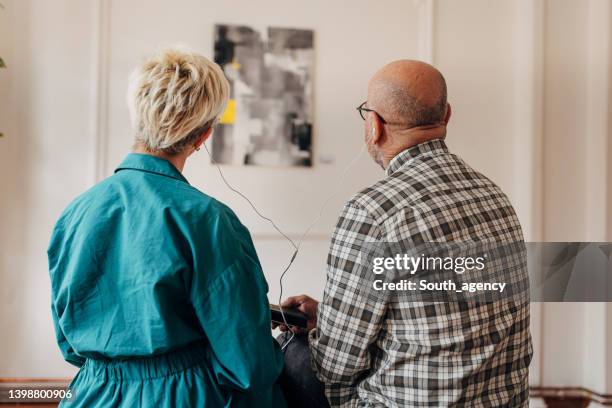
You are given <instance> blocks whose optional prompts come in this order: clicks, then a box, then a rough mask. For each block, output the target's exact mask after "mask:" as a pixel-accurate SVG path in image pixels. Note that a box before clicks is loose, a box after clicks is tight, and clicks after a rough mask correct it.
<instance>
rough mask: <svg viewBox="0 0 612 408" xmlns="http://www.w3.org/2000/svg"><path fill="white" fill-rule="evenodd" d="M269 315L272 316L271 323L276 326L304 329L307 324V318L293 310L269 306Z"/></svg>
mask: <svg viewBox="0 0 612 408" xmlns="http://www.w3.org/2000/svg"><path fill="white" fill-rule="evenodd" d="M270 314H271V315H272V322H274V323H278V324H285V325H287V324H288V325H289V326H294V327H299V328H300V329H305V328H306V325H307V323H308V317H307V316H306V315H305V314H304V313H302V312H300V311H298V310H296V309H293V308H287V307H284V308H282V307H280V306H279V305H273V304H270ZM289 326H287V327H289Z"/></svg>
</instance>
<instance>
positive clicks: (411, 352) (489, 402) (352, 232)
mask: <svg viewBox="0 0 612 408" xmlns="http://www.w3.org/2000/svg"><path fill="white" fill-rule="evenodd" d="M387 173H388V175H387V177H386V178H385V179H383V180H381V181H380V182H378V183H376V184H374V185H373V186H371V187H369V188H366V189H365V190H363V191H361V192H359V193H358V194H356V195H355V196H354V197H353V199H351V200H350V201H349V202H348V203H347V204H346V206H345V207H344V211H343V213H342V215H341V216H340V218H339V220H338V225H337V226H336V230H335V232H334V234H333V237H332V240H331V248H330V251H329V256H328V269H327V283H326V287H325V294H324V296H323V300H322V302H321V303H320V305H319V310H318V328H317V329H315V330H312V331H311V333H310V347H311V351H312V364H313V367H314V368H315V369H316V371H317V375H318V377H319V378H320V379H321V380H322V381H323V382H324V383H325V385H326V394H327V397H328V399H329V401H330V404H331V405H332V406H337V407H362V406H372V407H379V406H380V407H422V406H425V407H440V406H452V407H463V406H470V407H523V406H524V407H526V406H528V390H529V387H528V378H527V377H528V366H529V362H530V361H531V355H532V348H531V337H530V333H529V304H528V303H526V302H524V301H523V302H515V301H512V300H500V301H496V302H494V303H470V302H445V303H441V302H438V303H430V304H425V303H416V302H408V301H406V300H399V299H396V300H393V299H391V298H389V300H383V301H381V299H379V298H378V299H375V298H372V296H368V291H364V290H363V285H369V284H371V282H364V281H363V275H360V274H359V273H355V271H356V268H358V267H360V262H363V258H364V256H363V255H362V253H361V249H362V248H363V247H364V244H365V245H367V243H368V242H402V241H403V242H410V243H419V242H448V241H454V242H457V241H461V242H474V241H489V242H522V241H523V235H522V232H521V227H520V224H519V221H518V219H517V217H516V215H515V212H514V210H513V208H512V206H511V205H510V203H509V201H508V198H507V197H506V195H505V194H504V193H503V192H502V191H501V190H500V189H499V188H498V187H497V186H496V185H495V184H494V183H493V182H492V181H490V180H489V179H487V178H486V177H485V176H483V175H482V174H480V173H478V172H476V171H475V170H473V169H472V168H470V167H469V166H468V165H467V164H466V163H465V162H464V161H463V160H461V159H460V158H459V157H457V156H455V155H453V154H451V153H449V151H448V149H447V147H446V145H445V143H444V142H443V141H442V140H435V141H430V142H426V143H423V144H420V145H418V146H415V147H412V148H410V149H408V150H405V151H404V152H402V153H401V154H399V155H398V156H397V157H395V158H394V159H393V161H392V162H391V163H390V165H389V169H388V172H387ZM524 265H526V263H524ZM523 272H524V273H525V274H526V273H527V272H526V266H525V268H524V271H523ZM360 276H361V277H360Z"/></svg>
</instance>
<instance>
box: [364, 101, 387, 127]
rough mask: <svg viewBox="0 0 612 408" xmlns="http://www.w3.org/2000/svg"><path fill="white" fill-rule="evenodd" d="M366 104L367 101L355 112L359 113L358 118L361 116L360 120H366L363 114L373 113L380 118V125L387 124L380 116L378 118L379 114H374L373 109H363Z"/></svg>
mask: <svg viewBox="0 0 612 408" xmlns="http://www.w3.org/2000/svg"><path fill="white" fill-rule="evenodd" d="M367 102H368V101H365V102H364V103H362V104H361V105H359V106H358V107H357V112H359V116H361V119H363V120H366V117H365V112H373V113H375V114H376V115H377V116H378V117H379V118H380V121H381V122H382V123H387V121H386V120H385V119H384V118H383V117H382V116H380V113H378V112H376V111H375V110H374V109H369V108H366V107H365V104H366V103H367Z"/></svg>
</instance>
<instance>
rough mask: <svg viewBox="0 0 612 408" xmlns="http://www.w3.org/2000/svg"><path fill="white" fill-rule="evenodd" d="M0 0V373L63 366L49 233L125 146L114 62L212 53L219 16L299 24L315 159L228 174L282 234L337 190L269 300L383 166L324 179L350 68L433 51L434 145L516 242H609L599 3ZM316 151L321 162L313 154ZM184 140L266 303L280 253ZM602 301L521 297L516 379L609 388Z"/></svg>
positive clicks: (337, 145) (323, 246)
mask: <svg viewBox="0 0 612 408" xmlns="http://www.w3.org/2000/svg"><path fill="white" fill-rule="evenodd" d="M3 4H4V5H5V10H0V55H2V56H3V57H5V59H6V61H7V64H8V65H9V69H8V70H5V71H0V131H3V132H4V133H5V134H6V137H5V138H3V139H0V186H1V191H2V199H1V200H0V222H1V224H0V225H2V227H1V228H0V243H1V245H0V319H1V320H0V321H1V322H2V325H3V327H6V328H8V330H7V331H8V332H9V333H10V335H8V336H7V335H4V336H2V337H1V339H0V376H63V375H70V374H71V373H73V370H72V369H71V368H70V367H68V366H67V365H66V364H65V363H64V362H63V361H62V360H61V358H60V356H59V352H58V350H57V349H56V346H55V343H54V339H53V330H52V327H51V322H50V316H49V313H48V306H49V282H48V276H47V269H46V258H45V250H46V244H47V239H48V236H49V232H50V229H51V228H52V225H53V223H54V221H55V218H56V217H57V215H58V214H59V212H60V211H61V210H62V208H63V207H64V206H65V205H66V204H67V203H68V202H69V201H70V200H71V199H72V198H73V197H74V196H75V195H76V194H77V193H79V192H81V191H83V190H84V189H86V188H87V187H88V186H90V185H91V184H92V183H94V182H95V181H96V180H99V179H100V178H101V177H105V176H107V175H109V174H111V172H112V170H113V168H114V166H116V164H117V163H118V162H119V161H120V160H121V159H122V157H123V156H124V155H125V154H126V153H127V151H128V150H129V147H130V145H131V136H130V132H129V128H128V120H127V110H126V107H125V102H124V94H125V88H126V84H127V75H128V73H129V70H130V69H131V68H132V67H133V66H135V65H136V64H138V63H139V61H141V60H142V59H143V58H144V57H146V56H147V55H148V54H150V53H151V52H152V51H153V50H154V49H156V48H157V47H159V46H160V45H170V44H174V43H185V44H187V45H189V46H191V47H192V48H194V49H196V50H198V51H200V52H202V53H204V54H205V55H211V53H212V33H213V27H212V26H213V24H214V23H217V22H221V23H240V24H250V25H254V26H257V27H264V26H268V25H278V26H287V27H292V26H295V27H301V28H311V29H314V30H315V47H316V72H315V86H316V88H315V100H316V103H315V129H314V139H315V145H314V149H315V166H314V167H313V168H312V169H284V170H278V169H270V168H248V169H241V168H234V167H224V171H225V174H226V175H227V178H228V179H229V180H230V182H233V183H234V184H235V185H236V186H237V187H239V188H240V189H241V190H243V191H244V192H245V193H246V194H247V195H248V196H249V197H251V198H252V200H253V201H254V202H255V203H256V205H257V206H258V207H259V208H260V209H261V210H262V211H263V212H264V213H265V214H268V215H272V216H273V217H274V219H275V220H276V221H277V223H278V224H279V225H280V226H281V227H282V228H283V229H284V230H286V231H287V232H288V233H289V234H290V235H291V236H292V237H296V236H299V235H300V234H301V232H302V231H303V230H304V229H305V227H306V226H307V225H308V224H309V222H310V221H311V220H312V219H314V218H315V216H316V214H317V213H318V210H319V206H320V204H321V203H322V202H323V201H324V199H325V198H326V197H327V196H328V194H330V193H332V192H337V193H338V195H337V197H335V198H334V199H333V200H332V201H331V202H330V204H329V206H328V208H327V209H326V211H325V212H324V215H323V218H322V219H321V221H320V222H319V223H318V224H317V226H316V227H315V229H314V232H313V234H312V236H311V237H310V238H309V239H308V240H307V242H306V243H305V244H304V247H303V249H302V252H301V254H300V256H299V257H298V259H297V261H296V265H295V267H294V270H293V271H292V272H291V273H290V274H289V275H288V276H287V279H286V284H285V293H286V294H293V293H297V292H306V293H310V294H313V295H316V296H320V293H321V291H322V287H323V284H324V262H325V258H326V252H327V247H328V238H329V233H330V231H331V229H332V228H333V225H334V223H335V219H336V216H337V214H338V212H339V210H340V208H341V205H342V202H343V201H344V200H346V199H347V198H348V197H350V195H351V194H352V193H353V192H354V191H356V190H357V189H359V188H361V187H363V186H365V185H367V184H369V183H371V182H372V181H374V180H376V179H377V178H378V177H381V175H382V173H381V171H380V170H378V169H377V168H376V166H374V165H373V164H372V163H371V162H370V161H369V159H368V158H367V157H366V156H365V155H364V156H363V157H362V158H361V159H360V161H359V162H358V163H356V164H355V166H354V168H353V169H352V170H351V171H350V172H349V177H348V178H347V180H346V181H345V182H344V183H342V184H341V185H340V186H338V185H337V183H338V176H339V173H340V172H341V170H342V169H343V168H344V166H345V165H346V164H347V163H348V162H349V161H350V160H351V159H352V158H353V157H354V156H355V155H356V154H357V153H358V152H359V150H360V147H361V141H362V123H361V119H359V118H358V116H357V114H356V112H355V110H354V107H355V106H357V105H358V104H359V103H360V102H362V101H363V100H364V99H365V91H366V83H367V79H368V78H369V76H370V75H371V74H372V73H373V72H374V71H375V70H376V69H377V68H378V67H379V66H381V65H383V64H384V63H386V62H388V61H390V60H393V59H398V58H417V57H420V58H424V59H432V60H433V62H434V63H435V64H436V65H437V66H438V67H439V68H440V69H441V70H442V72H443V73H444V74H445V75H446V77H447V80H448V86H449V100H450V103H451V104H452V106H453V112H454V116H453V118H452V122H451V124H450V127H449V134H448V138H447V141H448V144H449V146H450V147H451V149H452V150H454V151H455V152H457V153H458V154H460V155H461V156H463V157H464V158H465V159H466V160H467V161H468V162H469V163H471V164H472V165H473V166H474V167H475V168H477V169H479V170H481V171H482V172H484V173H485V174H487V175H488V176H490V177H491V178H492V179H493V180H494V181H496V182H497V183H498V184H499V185H500V186H501V187H502V188H503V189H504V190H505V191H506V192H507V193H508V195H509V196H510V197H511V200H512V201H513V203H514V204H515V206H516V208H517V211H518V214H519V218H520V219H521V220H522V222H523V226H524V229H525V232H526V236H527V238H528V239H530V240H539V239H545V240H585V239H590V240H594V239H609V237H608V234H607V228H609V227H610V226H612V223H610V220H608V219H607V218H608V214H609V212H610V211H609V202H610V200H607V196H608V194H610V191H609V189H607V188H606V187H607V174H608V173H609V169H608V160H607V157H608V156H609V148H610V147H609V145H608V144H607V140H608V135H609V121H608V119H607V107H608V104H607V100H608V89H609V87H608V69H609V66H608V63H607V61H608V59H607V55H608V54H609V44H608V42H609V21H610V11H609V7H607V0H588V1H583V0H498V1H495V2H492V1H489V0H462V1H461V2H459V1H455V0H413V1H408V0H385V2H384V7H383V6H381V2H371V1H367V0H353V1H348V0H342V1H340V0H338V1H333V2H330V1H324V0H316V1H310V2H299V1H280V0H258V1H249V2H246V1H239V0H230V1H223V2H213V1H211V0H208V1H203V0H180V1H173V2H167V1H161V0H155V1H145V0H121V1H119V0H55V1H53V2H50V1H47V0H3ZM322 153H325V154H330V155H332V156H333V158H334V160H335V161H334V163H333V164H323V163H320V162H318V161H317V157H319V155H320V154H322ZM200 154H201V155H202V156H201V157H197V158H194V159H192V160H190V162H189V163H188V167H187V170H186V175H187V177H188V179H190V180H191V181H192V183H193V184H195V185H196V186H198V187H199V188H201V189H202V190H204V191H206V192H208V193H210V194H212V195H213V196H216V197H218V198H220V199H221V200H223V201H225V202H227V203H228V204H229V205H230V206H231V207H232V208H234V209H235V210H236V212H237V213H238V215H239V216H240V217H241V219H242V220H243V222H244V223H245V224H246V225H247V226H248V227H249V228H250V229H251V231H252V232H253V235H254V238H255V241H256V246H257V249H258V252H259V255H260V257H261V258H262V263H263V265H264V269H265V272H266V275H267V277H268V280H269V282H270V289H271V291H270V296H271V299H272V300H273V301H276V300H277V297H278V294H279V287H278V282H277V280H278V276H279V274H280V271H281V270H282V267H283V266H284V264H285V262H286V261H288V258H289V256H290V255H291V250H290V247H289V246H288V245H287V244H286V243H285V242H284V241H282V240H281V239H279V238H278V235H277V234H275V233H274V231H273V230H272V229H271V228H270V226H269V225H267V224H266V223H265V222H264V221H261V220H259V219H258V218H257V217H256V216H255V215H254V214H253V212H252V210H251V209H250V208H249V207H248V206H247V205H246V204H245V203H244V202H243V201H241V199H239V198H238V197H236V196H234V195H233V194H232V193H231V192H229V191H228V190H227V189H226V188H225V187H224V186H223V185H222V184H221V182H220V180H219V178H218V175H217V174H216V173H215V171H214V168H212V167H211V166H210V164H209V160H208V158H207V157H205V156H204V155H205V152H203V151H202V152H201V153H200ZM602 169H603V170H602ZM602 202H603V203H604V204H603V205H602ZM602 225H603V230H602ZM609 309H610V308H609V307H604V306H601V305H599V306H597V305H551V304H546V305H541V304H534V305H533V314H532V322H533V324H532V331H533V333H534V346H535V349H536V355H535V358H534V362H533V364H532V370H531V371H532V378H531V382H532V384H536V385H537V384H544V385H586V386H591V387H594V388H596V391H599V392H605V391H608V392H609V391H610V389H611V388H610V385H611V384H612V376H611V375H608V373H612V371H610V370H611V369H612V355H610V353H607V347H606V345H607V344H608V343H610V342H609V341H608V340H609V339H611V337H610V334H609V333H608V332H612V325H611V324H612V312H610V310H609ZM607 321H610V324H608V323H607ZM585 331H588V332H589V333H595V335H593V336H591V337H587V336H586V335H585V334H584V333H585ZM5 333H6V332H5ZM602 355H603V356H604V358H601V356H602ZM559 356H562V358H559ZM576 367H579V369H576Z"/></svg>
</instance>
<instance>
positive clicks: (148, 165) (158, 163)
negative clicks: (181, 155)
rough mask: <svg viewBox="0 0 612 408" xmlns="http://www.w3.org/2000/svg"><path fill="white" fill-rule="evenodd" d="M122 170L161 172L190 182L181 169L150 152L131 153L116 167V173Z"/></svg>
mask: <svg viewBox="0 0 612 408" xmlns="http://www.w3.org/2000/svg"><path fill="white" fill-rule="evenodd" d="M121 170H140V171H146V172H147V173H154V174H160V175H162V176H166V177H171V178H173V179H177V180H180V181H184V182H185V183H188V184H189V182H188V181H187V179H186V178H185V177H183V175H182V174H181V172H180V171H178V170H177V168H176V167H174V165H172V163H170V162H169V161H168V160H164V159H162V158H159V157H155V156H151V155H150V154H141V153H130V154H128V155H127V157H126V158H125V159H124V160H123V162H121V164H120V165H119V167H117V168H116V169H115V173H117V172H119V171H121Z"/></svg>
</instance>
